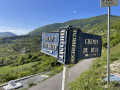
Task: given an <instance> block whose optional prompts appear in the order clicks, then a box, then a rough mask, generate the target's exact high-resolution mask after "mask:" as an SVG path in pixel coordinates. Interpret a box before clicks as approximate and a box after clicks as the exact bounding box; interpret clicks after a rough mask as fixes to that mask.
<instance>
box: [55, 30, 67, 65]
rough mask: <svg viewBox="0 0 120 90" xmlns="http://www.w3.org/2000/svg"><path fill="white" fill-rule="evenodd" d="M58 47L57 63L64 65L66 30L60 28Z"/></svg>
mask: <svg viewBox="0 0 120 90" xmlns="http://www.w3.org/2000/svg"><path fill="white" fill-rule="evenodd" d="M59 39H60V40H59V46H58V59H57V60H58V62H60V63H63V64H65V61H66V55H67V52H66V48H67V39H68V38H67V29H66V28H62V29H60V31H59Z"/></svg>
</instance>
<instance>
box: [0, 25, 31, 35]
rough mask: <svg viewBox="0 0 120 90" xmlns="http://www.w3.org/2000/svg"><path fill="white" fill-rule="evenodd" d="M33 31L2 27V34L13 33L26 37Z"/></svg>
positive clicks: (0, 30)
mask: <svg viewBox="0 0 120 90" xmlns="http://www.w3.org/2000/svg"><path fill="white" fill-rule="evenodd" d="M30 31H31V30H28V29H15V28H10V27H3V26H0V32H12V33H14V34H17V35H25V34H27V33H29V32H30Z"/></svg>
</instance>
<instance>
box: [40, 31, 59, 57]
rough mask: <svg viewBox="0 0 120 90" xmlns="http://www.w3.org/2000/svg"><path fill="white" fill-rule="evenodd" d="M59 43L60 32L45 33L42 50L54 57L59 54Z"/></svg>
mask: <svg viewBox="0 0 120 90" xmlns="http://www.w3.org/2000/svg"><path fill="white" fill-rule="evenodd" d="M58 43H59V33H58V32H52V33H43V34H42V44H41V52H43V53H45V54H49V55H51V56H53V57H56V58H57V56H58Z"/></svg>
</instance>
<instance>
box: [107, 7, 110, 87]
mask: <svg viewBox="0 0 120 90" xmlns="http://www.w3.org/2000/svg"><path fill="white" fill-rule="evenodd" d="M107 64H108V68H107V77H108V79H107V85H108V86H109V83H110V7H108V51H107Z"/></svg>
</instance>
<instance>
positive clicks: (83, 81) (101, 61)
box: [70, 30, 120, 90]
mask: <svg viewBox="0 0 120 90" xmlns="http://www.w3.org/2000/svg"><path fill="white" fill-rule="evenodd" d="M99 34H103V35H102V36H103V50H102V56H101V57H100V58H97V59H96V60H95V61H94V63H93V65H92V66H91V67H90V69H89V70H88V71H86V72H84V73H82V75H81V76H80V77H79V78H77V79H76V80H75V81H74V82H72V83H70V87H71V88H70V90H119V88H120V87H119V86H120V83H119V82H117V81H113V82H111V83H110V87H108V88H105V85H106V84H107V82H106V81H104V78H105V77H106V74H107V68H106V65H107V49H106V48H107V39H106V37H107V36H106V33H103V32H101V33H99ZM110 40H111V42H110V46H111V53H110V62H111V63H112V62H114V61H116V60H120V50H119V49H120V33H118V32H117V31H116V30H112V33H111V37H110ZM118 72H119V71H118Z"/></svg>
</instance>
